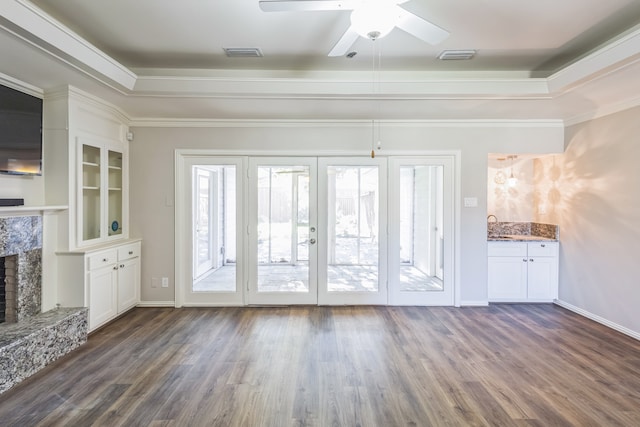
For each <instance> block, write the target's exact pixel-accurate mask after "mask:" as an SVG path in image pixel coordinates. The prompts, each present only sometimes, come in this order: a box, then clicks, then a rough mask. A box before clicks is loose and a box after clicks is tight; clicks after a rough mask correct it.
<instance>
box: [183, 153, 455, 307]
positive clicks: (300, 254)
mask: <svg viewBox="0 0 640 427" xmlns="http://www.w3.org/2000/svg"><path fill="white" fill-rule="evenodd" d="M189 162H192V163H189ZM182 166H183V167H182V170H183V172H182V173H183V174H184V176H185V177H187V176H189V181H190V183H189V185H191V187H190V189H191V191H190V194H191V195H192V196H191V203H190V204H191V206H192V211H191V214H190V215H189V217H190V218H191V229H190V231H191V233H190V234H191V236H192V242H191V247H192V248H193V252H192V257H191V265H192V266H193V267H192V269H191V270H192V271H193V273H192V275H191V278H190V279H187V280H188V282H187V283H188V284H187V286H185V287H186V288H187V289H184V290H183V291H182V293H181V294H180V295H179V296H177V298H176V299H177V300H180V302H181V303H182V304H184V305H246V304H250V305H279V304H283V305H290V304H320V305H343V304H354V305H355V304H390V305H454V292H453V291H454V287H453V284H454V280H453V271H454V269H453V259H454V249H453V248H454V246H453V234H454V233H453V218H454V214H453V212H454V209H453V207H454V199H453V191H452V189H453V187H454V185H453V182H454V174H453V158H451V157H446V156H443V157H424V158H421V157H411V158H409V157H406V158H405V157H399V156H394V157H379V158H375V159H371V158H368V157H366V158H365V157H293V156H292V157H288V156H283V157H262V156H256V157H225V156H220V157H213V156H211V157H206V161H205V160H203V159H202V158H197V159H190V160H189V161H185V164H184V165H182ZM177 238H178V239H180V237H179V236H177ZM183 277H184V276H183Z"/></svg>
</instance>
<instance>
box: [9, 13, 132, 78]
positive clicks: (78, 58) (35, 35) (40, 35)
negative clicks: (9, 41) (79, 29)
mask: <svg viewBox="0 0 640 427" xmlns="http://www.w3.org/2000/svg"><path fill="white" fill-rule="evenodd" d="M0 16H2V17H3V18H4V19H5V20H7V21H8V22H9V23H11V26H12V27H14V28H13V31H12V29H10V28H8V29H7V30H9V31H12V32H14V33H17V34H18V35H19V36H20V37H22V38H24V39H25V40H28V41H29V42H31V43H33V44H34V45H36V46H38V47H40V48H42V50H43V51H45V52H47V53H49V54H51V55H53V56H54V57H58V58H62V59H64V60H65V61H68V62H69V63H70V64H73V65H74V66H76V67H79V68H80V69H82V70H83V71H85V72H88V74H89V75H90V76H91V77H93V78H94V79H96V80H98V81H102V82H104V83H107V84H109V85H112V84H113V83H116V84H117V85H119V86H121V87H122V88H125V89H128V90H131V89H133V87H134V85H135V82H136V78H137V76H136V75H135V73H133V72H132V71H131V70H129V69H128V68H126V67H125V66H123V65H122V64H120V63H119V62H118V61H116V60H115V59H113V58H111V57H110V56H109V55H107V54H105V53H104V52H102V51H101V50H99V49H98V48H96V47H95V46H93V45H92V44H91V43H89V42H88V41H86V40H85V39H83V38H82V37H80V36H79V35H78V34H76V33H75V32H73V31H71V30H70V29H69V28H67V27H65V26H64V25H62V24H61V23H60V22H58V21H57V20H55V19H54V18H53V17H51V16H50V15H48V14H46V13H45V12H44V11H42V10H41V9H39V8H38V7H36V6H35V5H34V4H33V3H31V2H29V1H26V0H4V1H2V2H1V3H0Z"/></svg>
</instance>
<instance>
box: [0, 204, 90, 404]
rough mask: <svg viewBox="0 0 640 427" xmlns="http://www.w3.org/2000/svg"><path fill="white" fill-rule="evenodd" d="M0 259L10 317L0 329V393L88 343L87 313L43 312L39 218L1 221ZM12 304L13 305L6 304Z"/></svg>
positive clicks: (73, 310) (77, 310) (80, 310)
mask: <svg viewBox="0 0 640 427" xmlns="http://www.w3.org/2000/svg"><path fill="white" fill-rule="evenodd" d="M0 257H3V258H5V259H10V260H11V261H10V264H11V265H12V267H11V268H12V271H11V275H12V280H13V281H14V283H13V286H14V287H15V293H16V295H15V304H13V307H10V309H11V310H13V311H14V313H12V314H10V315H9V316H7V320H9V322H4V323H2V324H0V394H1V393H3V392H5V391H7V390H8V389H10V388H11V387H13V386H14V385H16V384H18V383H19V382H20V381H22V380H24V379H25V378H27V377H29V376H31V375H33V374H34V373H36V372H37V371H39V370H40V369H42V368H44V367H45V366H46V365H48V364H49V363H51V362H53V361H54V360H56V359H58V358H59V357H61V356H63V355H65V354H67V353H69V352H70V351H72V350H74V349H75V348H77V347H79V346H80V345H82V344H83V343H85V342H86V341H87V330H88V321H87V319H88V316H87V314H88V313H87V309H86V308H82V307H80V308H58V309H55V310H50V311H47V312H44V313H43V312H42V302H41V300H42V217H41V216H16V217H6V218H0ZM10 305H11V304H10Z"/></svg>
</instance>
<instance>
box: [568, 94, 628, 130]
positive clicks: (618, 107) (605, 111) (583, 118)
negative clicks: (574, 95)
mask: <svg viewBox="0 0 640 427" xmlns="http://www.w3.org/2000/svg"><path fill="white" fill-rule="evenodd" d="M638 106H640V98H635V99H631V100H625V101H623V102H618V103H616V104H610V105H606V106H604V107H602V108H599V109H595V110H591V111H589V112H586V113H583V114H579V115H577V116H574V117H572V118H571V119H568V120H565V122H564V124H565V126H573V125H577V124H580V123H584V122H588V121H590V120H595V119H599V118H602V117H606V116H609V115H611V114H615V113H619V112H621V111H626V110H629V109H631V108H635V107H638Z"/></svg>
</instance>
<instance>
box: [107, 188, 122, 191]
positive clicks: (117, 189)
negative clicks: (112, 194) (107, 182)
mask: <svg viewBox="0 0 640 427" xmlns="http://www.w3.org/2000/svg"><path fill="white" fill-rule="evenodd" d="M109 191H122V188H120V187H111V188H109Z"/></svg>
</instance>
